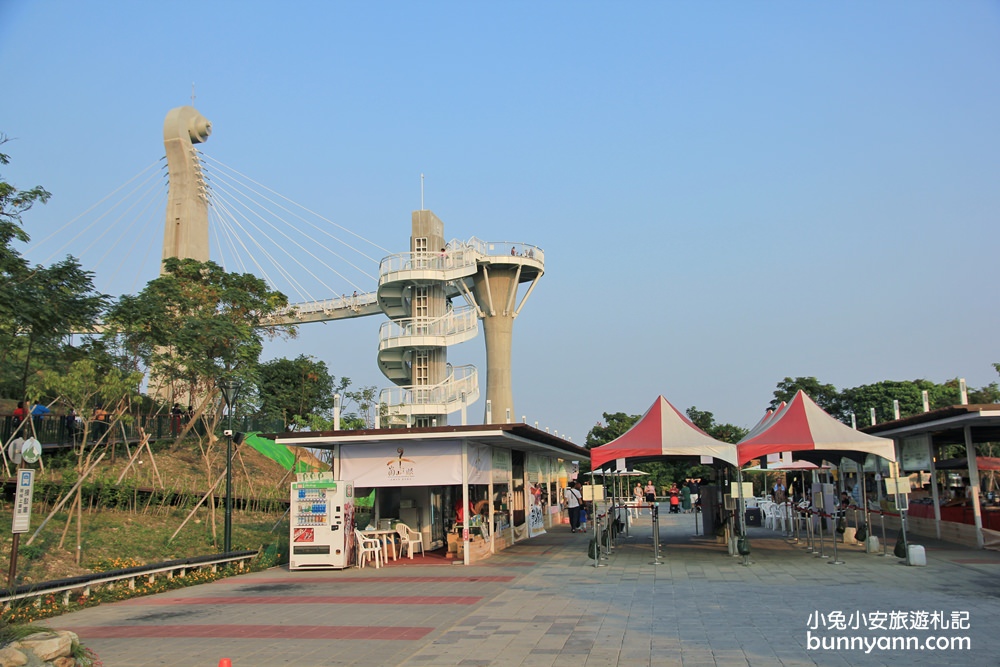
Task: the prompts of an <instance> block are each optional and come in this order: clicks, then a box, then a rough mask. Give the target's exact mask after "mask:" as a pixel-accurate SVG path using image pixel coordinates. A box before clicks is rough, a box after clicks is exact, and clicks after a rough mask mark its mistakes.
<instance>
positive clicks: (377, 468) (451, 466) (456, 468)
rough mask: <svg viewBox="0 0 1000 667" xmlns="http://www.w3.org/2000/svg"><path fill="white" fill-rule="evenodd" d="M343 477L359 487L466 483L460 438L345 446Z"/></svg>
mask: <svg viewBox="0 0 1000 667" xmlns="http://www.w3.org/2000/svg"><path fill="white" fill-rule="evenodd" d="M340 462H341V477H342V478H344V479H349V480H351V481H353V482H354V486H356V487H382V486H436V485H443V484H461V483H462V446H461V444H460V443H459V442H458V441H448V442H434V443H427V442H422V443H419V444H417V443H413V442H410V441H401V442H400V443H399V444H392V443H390V444H365V445H343V446H342V447H341V448H340Z"/></svg>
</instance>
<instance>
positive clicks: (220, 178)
mask: <svg viewBox="0 0 1000 667" xmlns="http://www.w3.org/2000/svg"><path fill="white" fill-rule="evenodd" d="M210 173H211V174H212V176H213V177H214V178H213V181H212V182H213V183H218V184H220V185H222V184H227V185H228V186H229V187H230V188H231V189H232V192H233V193H238V194H234V195H233V196H234V197H240V200H241V201H244V200H245V199H244V198H249V199H250V201H252V202H253V204H254V205H255V206H258V207H260V208H261V209H262V210H264V211H266V212H267V213H268V214H270V215H272V216H274V217H275V218H277V219H278V220H280V221H281V222H282V223H284V224H285V225H287V226H288V227H290V228H292V229H295V231H296V232H298V233H300V234H302V235H303V236H305V238H306V239H308V240H309V241H311V242H312V244H313V245H314V246H316V247H321V248H323V249H324V250H326V251H327V252H329V253H330V254H331V255H333V256H334V257H336V258H337V259H339V260H341V261H343V262H345V263H346V264H347V265H348V266H350V267H351V268H353V269H356V270H357V271H358V272H360V273H363V274H365V275H367V276H368V277H369V278H371V279H372V280H376V279H377V278H376V277H375V276H374V275H372V274H370V273H368V271H367V270H365V269H363V268H361V267H360V266H358V265H357V264H355V263H354V262H352V261H351V260H350V259H348V258H347V257H344V256H343V255H341V254H340V253H338V252H336V251H335V250H333V248H330V247H329V246H327V245H323V244H321V243H319V242H318V241H316V240H315V239H313V238H311V237H309V235H308V234H303V233H302V232H301V230H298V229H296V228H295V227H294V226H293V225H292V224H291V223H289V222H288V221H287V220H285V219H284V218H282V217H281V216H280V215H278V214H277V213H276V212H274V211H273V210H271V209H269V208H267V207H266V206H264V205H263V204H262V203H261V202H260V201H258V200H256V199H252V198H250V197H249V195H246V194H244V193H243V192H242V191H241V190H240V189H241V188H242V189H245V190H249V191H250V192H251V193H253V194H255V195H258V196H261V197H263V195H260V193H258V192H257V191H256V190H254V189H253V188H250V187H248V186H247V185H246V184H245V183H241V182H239V181H234V180H231V179H230V178H229V176H228V174H226V173H225V172H218V171H212V172H210ZM263 199H264V200H265V201H267V202H268V203H270V204H273V205H275V206H276V207H278V208H279V209H281V210H283V211H286V212H287V213H290V214H291V215H293V216H294V217H296V218H298V219H299V220H302V221H303V222H304V223H306V224H308V225H310V226H311V227H313V228H314V229H316V230H318V231H319V232H320V233H323V234H325V235H326V236H329V237H330V238H332V239H334V240H335V241H337V242H338V243H341V244H343V245H345V246H347V247H348V248H350V249H351V250H354V251H355V252H357V253H358V254H360V255H361V256H362V257H364V258H365V259H368V260H370V261H371V262H373V263H375V264H376V265H377V264H378V261H379V260H375V259H374V258H372V257H369V256H368V255H365V254H364V253H363V252H361V251H359V250H357V249H356V248H353V247H352V246H349V245H347V244H346V243H344V242H343V241H341V240H340V239H338V238H337V237H335V236H332V235H331V234H329V233H328V232H326V231H325V230H323V229H321V228H319V227H317V226H316V225H315V224H312V223H310V222H309V221H308V220H305V219H304V218H302V216H299V215H296V214H295V213H294V212H292V211H289V210H288V209H287V208H285V207H283V206H281V205H280V204H277V203H276V202H274V201H273V200H271V199H268V198H267V197H263ZM331 224H332V223H331ZM326 268H328V269H331V270H332V268H331V267H330V266H329V265H326ZM352 287H355V288H357V285H352Z"/></svg>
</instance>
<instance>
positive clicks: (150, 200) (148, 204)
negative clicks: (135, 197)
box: [95, 188, 165, 273]
mask: <svg viewBox="0 0 1000 667" xmlns="http://www.w3.org/2000/svg"><path fill="white" fill-rule="evenodd" d="M151 192H153V189H152V188H151V189H150V190H149V191H148V192H147V194H148V193H151ZM141 201H142V200H141V199H140V200H139V202H136V204H134V205H133V206H130V207H129V208H128V209H127V210H125V211H123V212H122V214H121V216H119V218H118V220H116V221H115V223H114V225H113V226H117V225H118V223H119V222H121V221H122V220H123V219H124V218H125V214H127V213H128V212H129V211H131V209H132V208H133V207H134V206H136V205H138V203H140V202H141ZM156 201H158V200H157V199H156V198H155V197H148V198H147V199H146V205H145V206H143V207H142V209H141V210H140V211H139V213H138V215H137V217H141V216H144V215H146V214H147V213H148V212H149V209H150V207H151V206H152V205H153V204H154V203H156ZM164 208H165V207H164ZM132 227H135V225H132ZM130 231H131V230H130V229H129V225H126V226H125V227H124V229H122V233H121V234H119V236H118V238H117V239H115V242H114V243H112V244H111V245H109V246H108V248H107V250H105V252H104V254H103V255H102V256H101V257H100V259H98V260H97V262H96V263H95V266H100V265H101V264H103V263H104V260H105V259H107V258H108V255H110V254H111V252H112V251H113V250H114V249H115V248H116V247H117V246H118V244H119V243H121V241H122V240H123V239H124V238H125V235H126V234H127V233H129V232H130ZM134 237H135V238H134V240H133V241H132V245H133V247H134V246H135V243H136V242H137V241H138V239H139V235H138V234H136V235H134ZM126 256H127V255H126ZM121 266H122V265H121V263H119V264H118V268H119V269H120V268H121ZM116 273H117V272H116Z"/></svg>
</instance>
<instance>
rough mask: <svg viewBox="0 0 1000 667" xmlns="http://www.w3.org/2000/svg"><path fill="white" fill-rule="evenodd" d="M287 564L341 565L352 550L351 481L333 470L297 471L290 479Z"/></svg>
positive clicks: (348, 560) (346, 562)
mask: <svg viewBox="0 0 1000 667" xmlns="http://www.w3.org/2000/svg"><path fill="white" fill-rule="evenodd" d="M289 515H290V517H291V521H290V522H289V523H290V524H291V528H290V530H291V535H290V538H289V553H288V567H289V569H291V570H302V569H334V570H336V569H343V568H345V567H348V566H349V565H350V564H351V554H352V553H353V550H354V484H353V483H352V482H345V481H342V480H335V479H333V473H300V474H299V475H298V476H297V479H296V481H294V482H292V488H291V506H290V508H289Z"/></svg>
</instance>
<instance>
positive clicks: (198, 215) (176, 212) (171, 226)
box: [160, 106, 212, 274]
mask: <svg viewBox="0 0 1000 667" xmlns="http://www.w3.org/2000/svg"><path fill="white" fill-rule="evenodd" d="M211 133H212V124H211V123H210V122H209V121H208V120H207V119H206V118H205V117H204V116H202V115H201V114H200V113H198V110H197V109H195V108H194V107H190V106H184V107H177V108H176V109H171V110H170V111H169V112H167V118H166V120H165V121H164V122H163V146H164V148H166V151H167V171H168V173H169V178H170V187H169V192H168V194H167V219H166V224H165V225H164V233H163V259H167V258H168V257H178V258H181V259H196V260H198V261H199V262H207V261H208V188H207V187H206V185H205V179H204V176H203V175H202V172H201V160H200V159H199V157H198V152H197V151H196V150H195V148H194V144H200V143H202V142H204V141H206V140H207V139H208V136H209V135H210V134H211ZM160 273H161V274H162V273H163V264H162V263H161V264H160Z"/></svg>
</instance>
